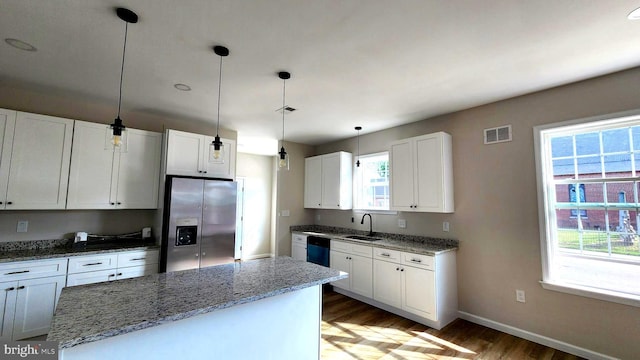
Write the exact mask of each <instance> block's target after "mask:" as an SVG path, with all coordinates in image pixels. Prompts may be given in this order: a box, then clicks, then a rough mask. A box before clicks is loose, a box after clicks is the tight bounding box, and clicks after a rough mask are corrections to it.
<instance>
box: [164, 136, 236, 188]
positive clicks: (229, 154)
mask: <svg viewBox="0 0 640 360" xmlns="http://www.w3.org/2000/svg"><path fill="white" fill-rule="evenodd" d="M213 140H214V137H213V136H207V135H201V134H194V133H188V132H184V131H177V130H167V142H166V143H167V150H166V161H167V162H166V169H165V173H166V174H167V175H184V176H197V177H210V178H224V179H234V178H235V174H236V141H235V140H230V139H221V140H222V143H223V145H224V159H223V161H222V162H220V161H216V160H215V159H213V155H212V154H211V151H210V144H211V142H212V141H213Z"/></svg>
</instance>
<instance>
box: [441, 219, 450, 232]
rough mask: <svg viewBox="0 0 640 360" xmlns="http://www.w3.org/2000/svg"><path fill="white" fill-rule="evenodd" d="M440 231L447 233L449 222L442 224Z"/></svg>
mask: <svg viewBox="0 0 640 360" xmlns="http://www.w3.org/2000/svg"><path fill="white" fill-rule="evenodd" d="M442 231H449V222H448V221H444V222H443V223H442Z"/></svg>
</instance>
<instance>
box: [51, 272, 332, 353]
mask: <svg viewBox="0 0 640 360" xmlns="http://www.w3.org/2000/svg"><path fill="white" fill-rule="evenodd" d="M140 301H144V299H140ZM321 313H322V291H321V286H320V285H316V286H311V287H307V288H304V289H301V290H297V291H291V292H287V293H284V294H280V295H277V296H272V297H267V298H264V299H261V300H257V301H254V302H249V303H246V304H241V305H235V306H231V307H229V308H226V309H221V310H216V311H212V312H209V313H206V314H201V315H196V316H193V317H189V318H186V319H182V320H178V321H171V322H167V323H165V324H162V325H159V326H154V327H149V328H146V329H142V330H138V331H132V332H128V333H125V334H122V335H117V336H113V337H108V338H105V339H102V340H98V341H93V342H89V343H85V344H80V345H77V346H73V347H70V348H63V349H60V359H61V360H75V359H92V360H101V359H104V360H114V359H189V360H190V359H251V360H253V359H273V360H287V359H291V360H305V359H318V358H319V356H320V325H321V324H320V322H321Z"/></svg>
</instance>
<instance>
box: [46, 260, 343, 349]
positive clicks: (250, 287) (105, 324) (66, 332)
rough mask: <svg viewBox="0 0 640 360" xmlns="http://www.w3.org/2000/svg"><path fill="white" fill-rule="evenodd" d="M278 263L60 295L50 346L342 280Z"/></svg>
mask: <svg viewBox="0 0 640 360" xmlns="http://www.w3.org/2000/svg"><path fill="white" fill-rule="evenodd" d="M346 277H347V274H346V273H344V272H340V271H338V270H333V269H330V268H326V267H323V266H319V265H315V264H311V263H307V262H303V261H298V260H294V259H292V258H290V257H276V258H268V259H260V260H251V261H243V262H237V263H232V264H226V265H218V266H213V267H208V268H203V269H199V270H186V271H176V272H170V273H162V274H154V275H148V276H144V277H141V278H134V279H126V280H120V281H116V282H110V283H98V284H91V285H85V286H76V287H68V288H64V289H62V294H61V295H60V300H59V301H58V306H57V308H56V312H55V315H54V318H53V322H52V324H51V330H50V331H49V335H48V337H47V341H59V342H60V349H64V348H70V347H73V346H76V345H80V344H84V343H88V342H93V341H97V340H101V339H105V338H108V337H112V336H116V335H120V334H124V333H129V332H133V331H137V330H142V329H145V328H149V327H153V326H158V325H162V324H164V323H167V322H171V321H177V320H181V319H185V318H189V317H192V316H196V315H200V314H204V313H208V312H212V311H215V310H220V309H225V308H229V307H232V306H235V305H240V304H244V303H249V302H253V301H257V300H260V299H263V298H267V297H271V296H276V295H279V294H284V293H287V292H292V291H295V290H300V289H303V288H307V287H311V286H315V285H320V284H324V283H328V282H331V281H336V280H340V279H344V278H346Z"/></svg>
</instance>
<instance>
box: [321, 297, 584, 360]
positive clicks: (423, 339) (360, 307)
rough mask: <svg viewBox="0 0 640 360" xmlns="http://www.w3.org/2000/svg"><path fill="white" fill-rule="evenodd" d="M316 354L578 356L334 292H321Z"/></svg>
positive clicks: (346, 356) (411, 359) (354, 356)
mask: <svg viewBox="0 0 640 360" xmlns="http://www.w3.org/2000/svg"><path fill="white" fill-rule="evenodd" d="M320 353H321V358H322V359H323V360H329V359H331V360H333V359H361V360H365V359H407V360H414V359H554V360H560V359H562V360H564V359H581V358H579V357H576V356H574V355H570V354H567V353H565V352H562V351H559V350H555V349H552V348H549V347H546V346H543V345H539V344H536V343H533V342H530V341H527V340H524V339H521V338H518V337H515V336H511V335H509V334H505V333H502V332H500V331H497V330H493V329H490V328H487V327H484V326H481V325H477V324H474V323H471V322H468V321H466V320H462V319H458V320H456V321H454V322H453V323H451V324H449V326H447V327H445V328H444V329H442V330H440V331H438V330H435V329H432V328H429V327H427V326H424V325H421V324H418V323H416V322H414V321H411V320H408V319H405V318H403V317H400V316H397V315H394V314H391V313H389V312H386V311H384V310H381V309H378V308H376V307H373V306H370V305H367V304H365V303H362V302H360V301H358V300H354V299H351V298H349V297H346V296H343V295H341V294H338V293H336V292H327V293H325V294H324V296H323V310H322V344H321V351H320Z"/></svg>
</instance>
